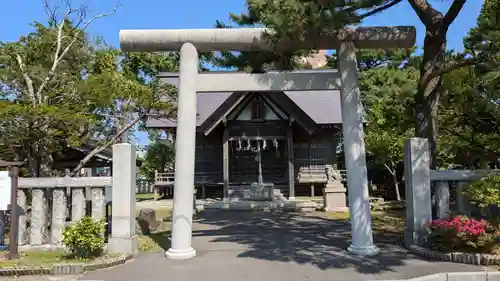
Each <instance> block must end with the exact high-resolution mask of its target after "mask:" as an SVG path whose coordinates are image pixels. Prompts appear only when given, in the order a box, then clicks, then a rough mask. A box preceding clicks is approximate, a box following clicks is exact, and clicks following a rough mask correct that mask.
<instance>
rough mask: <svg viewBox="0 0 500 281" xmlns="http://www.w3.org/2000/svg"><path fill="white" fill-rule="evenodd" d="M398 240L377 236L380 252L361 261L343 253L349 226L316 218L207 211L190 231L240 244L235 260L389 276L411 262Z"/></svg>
mask: <svg viewBox="0 0 500 281" xmlns="http://www.w3.org/2000/svg"><path fill="white" fill-rule="evenodd" d="M398 235H399V234H398V233H389V234H383V233H382V234H378V235H376V236H375V242H376V244H377V246H378V247H379V248H380V250H381V253H380V254H379V255H377V256H375V257H365V258H363V257H357V256H353V255H350V254H349V253H347V252H346V249H347V247H348V246H349V243H350V237H351V230H350V225H349V223H348V222H347V221H341V220H330V219H327V218H325V217H322V216H321V214H314V215H304V214H297V213H283V212H279V213H255V212H220V211H206V212H204V213H203V215H202V216H201V217H200V218H199V219H198V220H196V222H195V230H194V231H193V239H194V240H195V241H196V239H199V238H202V237H210V238H211V239H209V240H208V241H209V242H210V243H213V244H217V243H223V244H228V243H231V244H239V245H245V250H243V251H241V252H240V253H239V254H238V257H244V258H256V259H263V260H268V261H280V262H296V263H298V264H312V265H314V266H316V267H318V268H320V269H322V270H325V269H330V268H353V269H355V270H356V271H358V272H359V273H364V274H378V273H381V272H384V271H393V270H394V269H393V268H394V267H400V266H404V265H405V264H406V260H408V259H415V257H414V256H412V255H409V254H408V253H407V252H406V251H405V250H404V249H402V248H401V247H399V246H398V245H397V243H396V241H398V240H399V238H398V237H396V236H398ZM198 248H199V247H198ZM200 250H202V249H200Z"/></svg>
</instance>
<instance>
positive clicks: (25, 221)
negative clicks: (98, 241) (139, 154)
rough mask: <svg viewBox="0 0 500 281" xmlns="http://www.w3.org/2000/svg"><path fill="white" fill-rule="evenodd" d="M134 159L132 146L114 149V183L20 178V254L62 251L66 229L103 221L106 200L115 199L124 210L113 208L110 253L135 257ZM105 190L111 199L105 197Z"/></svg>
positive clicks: (109, 180) (105, 179) (90, 179)
mask: <svg viewBox="0 0 500 281" xmlns="http://www.w3.org/2000/svg"><path fill="white" fill-rule="evenodd" d="M135 155H136V153H135V148H134V147H133V146H132V145H130V144H116V145H113V176H112V177H80V178H71V177H50V178H49V177H48V178H19V189H18V196H17V204H18V208H19V209H20V212H19V213H20V215H19V234H18V239H19V240H18V243H19V245H20V246H21V248H23V247H25V248H26V247H28V248H30V247H31V248H33V247H35V248H36V247H44V246H47V247H60V246H61V245H62V233H63V230H64V227H65V226H66V225H68V224H71V223H74V222H76V221H78V220H79V219H81V218H82V217H84V216H86V215H88V216H91V217H92V218H94V219H96V220H99V219H104V218H105V217H106V211H107V210H106V206H107V205H106V201H107V200H106V197H108V198H111V197H110V195H111V194H113V197H112V199H111V201H112V203H113V204H115V205H116V206H119V208H112V215H111V217H112V219H111V237H110V238H109V239H108V251H109V252H114V253H135V245H136V241H135V240H136V238H135V233H134V229H135V228H134V225H135V193H136V168H135ZM109 186H111V188H106V187H109ZM106 189H107V190H108V192H110V193H111V194H106V196H105V192H106V191H105V190H106ZM108 200H110V199H108Z"/></svg>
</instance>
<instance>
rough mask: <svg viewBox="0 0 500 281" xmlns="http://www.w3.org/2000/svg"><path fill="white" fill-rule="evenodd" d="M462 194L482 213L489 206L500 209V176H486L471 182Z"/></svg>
mask: <svg viewBox="0 0 500 281" xmlns="http://www.w3.org/2000/svg"><path fill="white" fill-rule="evenodd" d="M464 194H465V195H466V196H467V197H469V199H470V200H471V201H473V202H475V203H476V204H477V206H478V207H479V208H481V210H482V212H486V209H487V208H488V206H490V205H494V206H498V207H500V175H488V176H486V177H483V178H481V179H480V180H477V181H475V182H472V183H471V184H470V185H469V187H468V188H466V189H465V190H464Z"/></svg>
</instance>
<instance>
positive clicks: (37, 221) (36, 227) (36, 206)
mask: <svg viewBox="0 0 500 281" xmlns="http://www.w3.org/2000/svg"><path fill="white" fill-rule="evenodd" d="M45 203H46V200H45V190H44V189H41V188H34V189H33V191H32V199H31V237H30V244H31V245H43V242H44V238H45V237H44V236H45V227H46V225H45V223H46V222H47V219H46V216H47V209H46V207H45Z"/></svg>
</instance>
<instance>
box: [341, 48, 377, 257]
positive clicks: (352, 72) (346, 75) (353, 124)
mask: <svg viewBox="0 0 500 281" xmlns="http://www.w3.org/2000/svg"><path fill="white" fill-rule="evenodd" d="M337 54H338V64H339V71H340V80H341V89H340V92H341V108H342V129H343V134H344V153H345V162H346V169H347V188H348V189H349V192H348V196H349V211H350V213H351V231H352V244H351V246H349V248H348V251H349V252H351V253H353V254H357V255H375V254H377V253H378V252H379V250H378V248H377V247H376V246H375V245H374V244H373V234H372V220H371V214H370V201H369V195H368V177H367V169H366V155H365V140H364V138H365V136H364V132H363V115H364V110H363V105H362V104H361V95H360V90H359V80H358V70H357V62H356V53H355V46H354V43H353V42H343V43H342V44H341V45H340V47H339V49H338V50H337Z"/></svg>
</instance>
